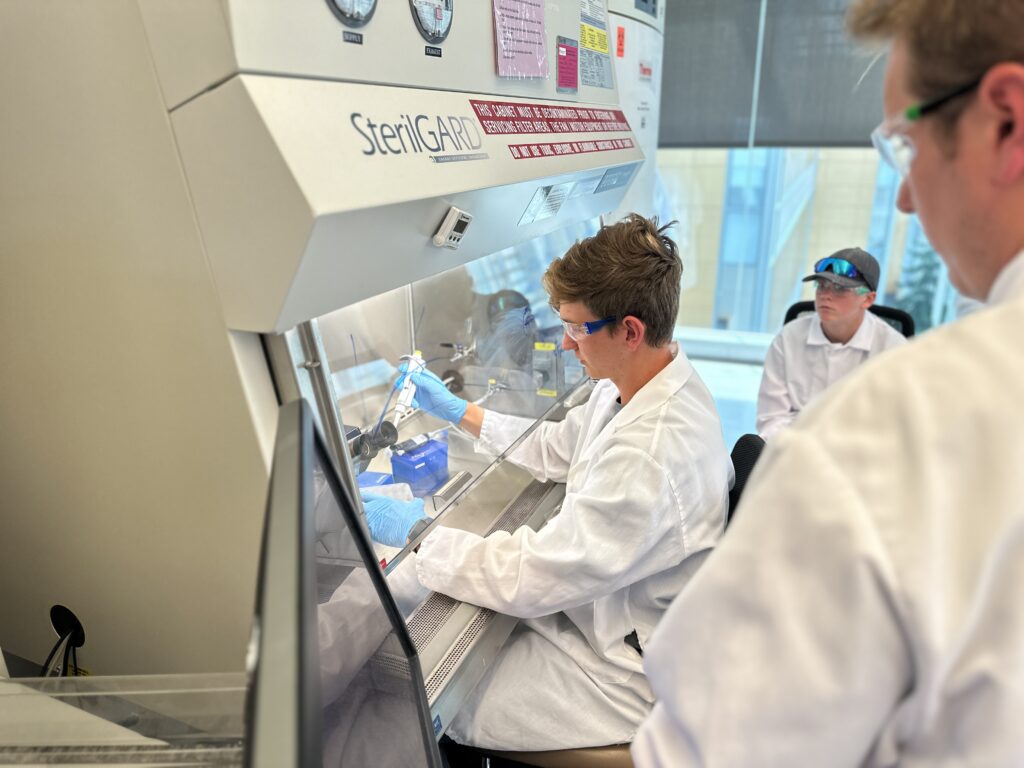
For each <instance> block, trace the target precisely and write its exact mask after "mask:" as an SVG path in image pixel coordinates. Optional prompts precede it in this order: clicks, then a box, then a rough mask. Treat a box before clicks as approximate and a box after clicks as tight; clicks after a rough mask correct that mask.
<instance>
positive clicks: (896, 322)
mask: <svg viewBox="0 0 1024 768" xmlns="http://www.w3.org/2000/svg"><path fill="white" fill-rule="evenodd" d="M813 311H814V302H813V301H798V302H797V303H796V304H794V305H793V306H791V307H790V308H789V309H787V310H786V318H785V319H784V320H783V321H782V324H783V325H785V324H786V323H788V322H789V321H790V320H796V319H797V318H798V317H799V316H800V315H806V314H808V313H810V312H813ZM868 311H869V312H871V313H872V314H873V315H877V316H878V317H880V318H882V319H883V320H885V322H887V323H888V324H889V325H891V326H892V327H893V328H895V329H896V330H897V331H899V332H900V333H902V334H903V335H904V336H906V337H907V338H908V339H909V338H910V337H911V336H913V335H914V318H913V317H911V316H910V313H909V312H904V311H903V310H902V309H896V307H883V306H882V305H881V304H872V305H871V306H870V307H869V308H868Z"/></svg>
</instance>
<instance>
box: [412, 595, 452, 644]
mask: <svg viewBox="0 0 1024 768" xmlns="http://www.w3.org/2000/svg"><path fill="white" fill-rule="evenodd" d="M458 607H459V603H458V601H456V600H452V599H451V598H450V597H448V595H442V594H441V593H439V592H432V593H431V595H430V597H428V598H427V599H426V601H425V602H424V603H423V605H421V606H420V607H419V608H418V609H417V611H416V613H414V614H413V615H412V618H410V619H409V621H408V623H407V624H406V626H407V627H408V629H409V634H410V635H411V636H412V643H413V645H415V646H416V648H417V649H420V650H422V649H423V648H426V647H427V643H429V642H430V641H431V639H432V638H433V637H434V635H436V634H437V631H438V630H439V629H440V628H441V627H442V626H444V623H445V622H446V621H448V619H449V618H451V615H452V614H453V613H455V609H456V608H458Z"/></svg>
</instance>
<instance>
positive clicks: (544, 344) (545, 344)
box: [533, 341, 555, 352]
mask: <svg viewBox="0 0 1024 768" xmlns="http://www.w3.org/2000/svg"><path fill="white" fill-rule="evenodd" d="M533 348H534V349H536V350H539V351H540V352H554V351H555V345H554V344H552V343H551V342H550V341H535V342H533Z"/></svg>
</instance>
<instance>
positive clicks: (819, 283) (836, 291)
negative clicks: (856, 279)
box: [814, 280, 871, 296]
mask: <svg viewBox="0 0 1024 768" xmlns="http://www.w3.org/2000/svg"><path fill="white" fill-rule="evenodd" d="M814 282H815V286H814V292H815V293H830V294H832V295H833V296H846V295H847V294H850V293H856V294H858V295H863V294H865V293H871V290H870V289H869V288H868V287H867V286H866V285H853V286H847V285H836V284H835V283H830V282H829V281H828V280H815V281H814Z"/></svg>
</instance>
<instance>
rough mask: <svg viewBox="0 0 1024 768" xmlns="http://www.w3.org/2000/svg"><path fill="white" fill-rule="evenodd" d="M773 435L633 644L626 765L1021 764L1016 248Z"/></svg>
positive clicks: (1020, 352) (1023, 682)
mask: <svg viewBox="0 0 1024 768" xmlns="http://www.w3.org/2000/svg"><path fill="white" fill-rule="evenodd" d="M989 301H990V303H991V304H993V306H990V307H989V308H987V309H985V310H982V311H980V312H978V313H976V314H973V315H971V316H970V317H967V318H964V319H963V320H960V321H958V322H956V323H954V324H952V325H950V326H947V327H944V328H941V329H937V330H934V331H931V332H930V333H929V334H928V335H927V336H925V337H922V338H921V339H919V340H917V341H916V342H915V343H914V344H912V345H910V346H909V347H908V348H907V349H904V350H901V351H900V352H898V353H896V354H893V355H886V356H884V357H882V358H880V359H878V360H874V361H871V362H869V363H868V364H867V365H865V366H864V368H862V369H861V370H860V371H858V372H857V373H856V374H854V375H852V376H850V377H849V378H848V379H846V380H845V381H843V382H842V383H841V384H839V385H838V387H836V388H835V389H834V390H833V392H832V393H830V395H829V396H827V397H825V398H823V399H822V400H821V401H819V403H818V404H817V405H816V406H815V407H814V408H813V409H812V410H811V411H810V412H809V413H808V414H806V416H805V417H804V418H802V419H801V420H800V421H799V422H798V423H797V424H795V425H794V426H793V427H792V428H790V429H789V430H786V431H785V432H784V433H783V434H780V435H779V436H778V438H777V439H776V441H775V442H773V443H772V444H771V445H769V447H768V448H767V450H766V451H765V455H764V456H763V458H762V459H761V461H762V463H761V464H759V465H758V466H757V467H756V468H755V470H754V473H753V476H752V478H751V481H750V484H749V485H748V486H747V489H746V491H745V494H744V498H743V501H742V503H741V505H740V508H739V510H738V512H737V518H736V521H735V523H734V524H733V525H732V527H731V528H730V530H729V531H728V533H727V534H726V535H725V537H724V538H723V539H722V542H721V544H720V545H719V547H718V548H717V549H716V550H715V552H714V554H713V555H712V556H711V557H710V558H709V559H708V561H707V563H706V564H705V565H704V567H703V568H702V569H701V572H700V573H699V574H698V575H697V577H696V578H695V579H694V580H693V582H692V583H691V584H690V585H689V586H688V588H687V589H686V590H685V591H684V592H683V594H682V595H681V596H680V598H679V599H678V600H677V601H676V602H675V604H673V606H672V608H671V609H670V610H669V612H668V614H667V616H666V617H665V620H664V621H663V622H662V624H661V625H660V626H659V627H658V630H657V632H656V633H655V636H654V639H653V640H652V642H651V645H650V647H649V649H648V653H647V654H646V655H645V660H644V661H645V668H646V670H647V674H648V677H649V678H650V680H651V681H652V684H653V687H654V690H655V692H656V693H657V695H658V698H659V702H658V704H657V706H656V707H655V708H654V711H653V712H652V714H651V717H650V718H649V719H648V720H647V722H645V723H644V726H643V728H642V729H641V730H640V733H639V734H638V736H637V739H636V741H634V743H633V757H634V761H635V762H636V764H637V766H672V768H685V766H715V768H730V767H731V766H758V767H759V768H773V766H786V767H787V768H789V767H791V766H826V765H827V766H830V767H831V768H846V767H849V766H872V767H874V766H895V765H900V766H906V767H908V768H910V767H912V766H954V765H955V766H1007V767H1008V766H1021V765H1024V730H1022V729H1021V727H1020V725H1021V717H1022V713H1024V608H1022V606H1024V603H1022V598H1021V595H1022V592H1021V590H1022V585H1024V473H1022V472H1021V469H1022V468H1024V344H1022V343H1021V340H1020V333H1021V329H1022V328H1024V260H1022V257H1020V256H1018V258H1017V260H1016V261H1014V262H1012V263H1011V265H1010V266H1008V267H1007V268H1006V269H1004V271H1003V273H1002V274H1001V275H1000V276H999V278H998V280H997V282H996V284H995V286H994V287H993V289H992V292H991V294H990V297H989Z"/></svg>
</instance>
